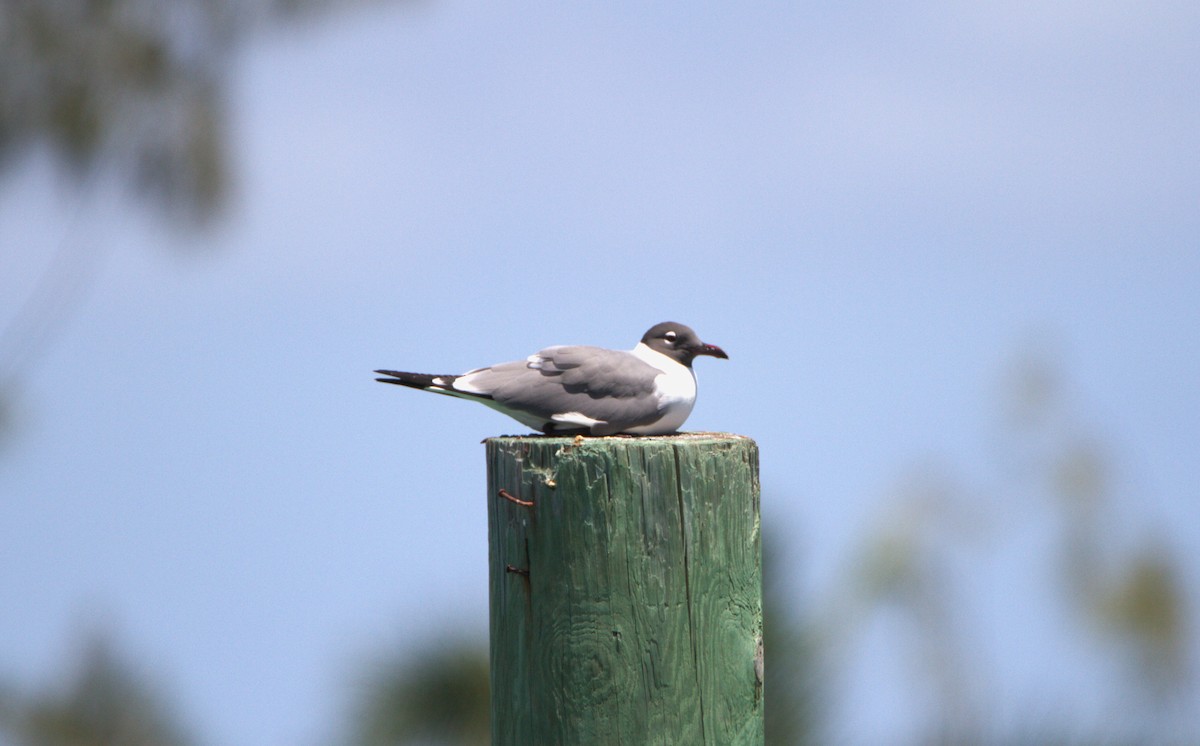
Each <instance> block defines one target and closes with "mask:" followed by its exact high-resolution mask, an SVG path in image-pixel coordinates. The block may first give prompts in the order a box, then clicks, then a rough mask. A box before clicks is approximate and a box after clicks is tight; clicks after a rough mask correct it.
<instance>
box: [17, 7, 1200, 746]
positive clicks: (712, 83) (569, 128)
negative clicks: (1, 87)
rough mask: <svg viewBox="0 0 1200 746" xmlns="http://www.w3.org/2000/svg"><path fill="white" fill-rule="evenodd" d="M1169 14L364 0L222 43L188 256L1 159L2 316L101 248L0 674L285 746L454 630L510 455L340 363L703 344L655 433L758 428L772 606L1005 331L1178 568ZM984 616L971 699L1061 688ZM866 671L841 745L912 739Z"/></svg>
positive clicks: (50, 437)
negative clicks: (419, 646)
mask: <svg viewBox="0 0 1200 746" xmlns="http://www.w3.org/2000/svg"><path fill="white" fill-rule="evenodd" d="M1197 29H1200V10H1198V9H1197V8H1196V7H1195V6H1193V5H1192V4H1189V3H1169V2H1151V3H1140V4H1133V3H1120V2H1111V3H1104V4H1100V5H1096V4H1094V3H1079V2H1059V3H1049V4H1047V3H1031V2H1006V3H998V4H993V5H987V6H985V5H984V4H976V5H968V4H954V3H914V4H900V5H894V4H883V3H851V4H843V5H841V6H838V7H836V8H835V7H830V8H816V7H807V6H803V5H794V4H764V5H759V6H754V7H744V8H743V7H739V8H737V9H736V10H734V9H732V8H728V7H723V6H709V5H701V6H688V7H686V8H685V7H683V6H675V5H666V6H659V7H657V8H654V9H646V8H644V7H641V6H630V5H624V4H611V3H607V4H579V5H572V6H570V7H559V6H556V5H552V4H534V5H523V6H521V7H520V8H517V7H515V6H509V5H505V4H494V3H493V4H485V3H462V2H446V3H443V2H438V3H420V4H415V5H413V6H376V7H371V8H364V9H358V10H355V11H353V12H348V13H344V14H342V15H339V16H336V17H334V18H332V19H331V20H328V21H326V22H322V23H317V24H312V25H307V26H303V27H301V28H298V29H297V28H293V29H290V30H288V31H286V32H285V31H276V32H270V33H267V34H264V35H262V36H260V37H258V38H257V39H255V40H254V42H253V43H251V44H250V45H248V46H246V47H245V48H243V49H242V50H240V52H239V54H238V56H237V58H236V59H235V60H234V61H233V62H232V71H233V82H234V85H233V87H232V89H231V97H230V100H229V111H230V117H231V136H232V146H233V156H234V164H235V177H236V182H237V183H236V188H235V199H234V202H233V204H232V206H231V209H230V210H229V211H228V214H227V215H226V217H225V219H224V220H223V221H222V222H221V224H220V225H219V226H218V227H217V228H216V229H215V230H214V231H212V232H211V233H210V234H207V235H205V236H203V237H186V236H181V235H180V234H179V233H177V232H175V231H172V230H170V229H167V228H165V227H164V226H163V225H162V223H161V222H160V221H158V220H157V219H155V218H154V217H152V216H150V215H148V214H147V213H146V212H145V211H144V210H142V209H141V208H139V207H137V206H135V205H134V204H132V203H131V202H129V201H128V200H126V199H125V198H124V197H122V196H121V195H119V194H117V193H116V192H115V190H114V189H112V188H111V185H110V184H108V183H107V182H103V181H101V182H100V183H99V184H98V185H97V187H96V188H95V189H94V190H93V191H92V192H89V193H87V194H86V195H85V196H82V197H81V196H79V195H78V194H77V193H75V192H73V191H72V190H71V189H70V188H68V187H66V186H65V184H64V180H63V179H62V177H61V174H57V173H56V172H55V171H54V170H53V168H52V167H51V165H50V162H49V159H48V158H46V157H44V156H43V155H42V154H39V153H31V154H29V155H28V157H27V158H24V159H22V160H21V161H19V163H18V165H17V166H16V167H15V168H10V170H9V171H7V172H6V174H5V175H4V178H3V179H2V180H0V250H2V256H3V262H4V267H5V270H4V272H0V312H3V316H2V318H5V319H7V318H10V317H11V315H12V312H13V309H14V308H15V307H16V305H17V301H18V299H19V298H21V297H23V295H24V294H25V292H26V289H27V288H28V286H29V284H30V283H31V282H32V280H33V278H35V277H36V276H37V275H38V274H39V272H40V271H42V270H43V269H44V267H45V265H46V262H47V260H48V257H49V256H50V255H51V254H52V253H53V252H54V250H55V249H56V248H57V247H58V246H59V245H60V244H62V243H63V242H65V243H66V245H68V246H69V247H77V248H73V249H72V250H77V251H79V252H81V255H82V254H87V253H89V252H96V253H100V254H102V255H103V256H104V258H103V260H102V262H101V264H100V268H99V270H98V273H97V275H96V277H95V279H94V281H93V282H92V283H90V287H89V289H88V291H87V292H86V294H85V295H83V296H82V297H81V299H80V301H79V308H78V311H77V313H76V314H75V315H74V316H73V317H72V318H71V319H70V321H69V323H68V324H67V325H66V326H65V328H64V331H63V333H62V334H61V335H60V336H59V337H58V338H57V339H56V341H55V344H54V345H53V347H52V348H50V349H49V350H47V351H46V352H45V353H44V354H43V355H41V356H40V358H39V359H38V360H37V362H36V365H35V366H34V367H33V368H32V369H31V370H29V371H27V375H26V376H25V378H24V379H23V381H22V390H21V392H20V393H21V398H20V400H19V409H18V412H17V414H18V421H17V428H16V431H15V433H14V437H13V438H12V439H11V440H10V442H9V443H8V445H7V447H6V450H5V451H4V452H3V453H2V454H0V459H2V461H0V506H2V509H3V511H4V519H3V520H2V521H0V596H2V597H4V598H9V599H14V598H15V599H20V602H19V603H17V604H15V605H13V604H8V606H9V608H8V609H6V613H5V614H3V615H0V640H5V641H7V642H2V643H0V672H2V673H3V674H4V675H6V676H10V677H13V678H16V679H18V680H24V681H31V682H39V681H52V680H53V678H54V676H56V675H59V673H58V672H61V671H62V670H63V669H64V668H65V667H67V666H68V665H69V663H70V661H71V660H72V656H73V654H74V653H75V648H74V647H73V641H75V640H77V639H78V638H79V636H80V635H81V634H85V633H86V632H87V631H88V630H89V629H91V628H93V627H94V626H97V625H100V626H103V627H106V628H108V629H111V630H113V631H115V633H116V634H117V636H118V638H119V640H120V641H121V642H122V643H123V644H124V645H125V646H126V647H127V648H129V649H130V650H131V651H132V653H133V654H134V655H135V656H136V657H137V658H138V659H139V660H140V661H142V662H144V663H145V664H146V666H147V668H148V669H150V670H151V671H152V672H153V675H154V676H156V677H158V680H161V681H162V682H163V683H164V685H165V686H166V687H167V688H168V690H169V691H171V692H172V693H173V695H174V698H175V699H176V700H177V702H178V703H179V705H180V708H181V710H182V711H183V713H184V716H185V718H186V719H187V720H188V722H190V723H193V724H194V725H195V726H196V727H197V729H198V731H199V734H200V736H201V737H202V738H204V739H206V741H207V742H210V743H215V744H221V745H222V746H224V745H226V744H228V745H230V746H241V745H246V746H249V745H251V744H254V745H258V744H280V745H283V744H297V743H318V742H320V741H321V739H322V738H324V737H326V736H328V735H330V734H331V733H333V732H334V731H335V730H336V727H337V725H338V718H339V717H340V716H341V709H340V708H341V707H342V706H343V705H344V704H345V702H346V701H348V699H349V697H350V692H351V691H352V690H353V687H354V685H355V683H356V676H357V675H358V666H359V665H360V664H361V663H362V661H363V660H364V659H367V658H369V657H370V656H371V655H372V654H374V653H375V652H377V651H378V650H380V649H385V648H388V647H389V646H399V645H403V644H404V643H405V642H406V641H411V640H424V639H426V637H427V636H429V635H434V634H435V633H438V632H439V631H440V630H442V629H443V628H444V627H449V628H451V629H457V630H461V631H462V632H463V633H464V634H467V635H474V636H477V637H482V636H483V635H486V604H487V590H486V532H485V520H486V519H485V510H484V505H483V500H484V495H483V494H482V485H483V480H484V463H483V451H482V448H481V446H480V445H479V441H480V439H482V438H484V437H487V436H489V435H497V434H504V433H511V432H517V431H519V429H520V428H519V426H518V425H516V424H515V423H511V422H510V421H507V420H505V419H503V418H502V417H501V416H499V415H497V414H496V413H494V412H492V411H490V410H487V409H486V408H483V407H476V406H471V405H468V404H465V403H461V402H454V401H448V400H445V399H443V398H440V397H432V396H421V395H418V394H416V393H414V392H407V391H400V390H396V389H393V388H391V387H382V386H379V385H378V384H375V383H373V382H372V381H371V374H370V371H371V370H372V369H374V368H377V367H381V366H386V367H392V368H399V369H411V370H421V371H425V370H428V371H429V372H439V373H440V372H458V371H462V370H466V369H468V368H472V367H476V366H478V365H481V364H487V363H491V362H498V361H502V360H509V359H517V358H520V357H523V356H525V355H527V354H529V353H530V352H532V351H534V350H536V349H538V348H540V347H542V346H544V345H547V344H555V343H588V344H599V345H604V346H610V347H631V346H632V345H633V344H634V343H635V342H636V341H637V339H638V338H639V337H640V336H641V334H642V332H643V331H644V330H645V329H646V328H647V327H649V326H650V325H652V324H654V323H656V322H658V321H662V320H668V319H670V320H677V321H681V322H684V323H687V324H690V325H691V326H693V327H695V328H696V329H697V331H698V332H699V333H700V335H701V336H702V337H703V338H704V339H705V340H706V341H710V342H713V343H716V344H719V345H721V346H722V347H724V348H725V349H726V350H727V351H728V352H729V353H730V357H731V359H730V360H729V361H728V362H725V361H714V360H701V361H700V362H699V364H698V375H699V379H700V388H701V395H700V400H699V403H698V405H697V408H696V410H695V412H694V413H693V415H692V418H691V420H690V421H689V422H688V428H689V429H696V430H725V431H732V432H737V433H741V434H745V435H749V436H751V437H754V438H755V439H757V440H758V441H759V444H760V446H761V448H762V467H763V486H764V492H765V496H764V511H765V513H766V515H767V517H768V520H769V521H771V522H772V524H773V525H776V526H778V527H779V528H778V529H777V530H779V531H780V533H782V534H784V535H786V536H787V537H788V541H789V543H790V545H791V549H792V551H791V555H790V557H789V562H791V563H792V566H793V571H794V572H795V573H796V577H797V581H796V584H797V588H798V589H799V590H800V591H801V592H804V593H807V594H810V595H813V596H820V595H822V594H824V593H827V592H828V586H829V584H830V583H832V582H834V580H835V579H836V578H837V577H839V576H838V572H839V568H840V567H841V566H842V565H843V564H844V563H845V562H846V557H847V556H848V553H849V552H850V551H851V550H852V548H853V546H854V543H855V540H856V537H859V536H860V535H861V533H862V531H863V530H864V528H865V527H866V526H869V525H870V524H871V523H872V521H874V520H877V519H878V518H877V517H878V516H879V515H881V514H886V509H887V506H886V502H887V500H888V496H889V495H890V494H892V491H893V487H894V485H895V484H896V482H897V480H898V479H902V478H903V475H904V474H906V473H907V472H908V471H909V470H910V469H911V468H912V466H913V465H914V464H922V463H928V462H929V461H930V460H932V461H934V462H936V463H943V462H949V463H956V464H957V463H966V464H976V463H979V462H980V460H981V458H982V456H981V452H982V451H984V450H985V447H984V445H982V444H983V443H984V442H985V441H986V438H987V428H988V424H989V422H991V421H992V420H993V419H994V417H995V414H996V411H995V410H996V407H997V402H996V397H997V394H996V391H997V387H998V381H999V380H1000V378H1001V376H1002V374H1003V372H1004V370H1005V369H1006V366H1007V365H1008V364H1009V363H1010V362H1011V361H1012V359H1013V358H1014V357H1015V356H1017V355H1018V354H1019V353H1020V351H1021V350H1023V349H1026V347H1027V345H1029V344H1042V345H1045V346H1046V347H1048V348H1049V349H1051V350H1053V358H1054V361H1055V363H1056V364H1057V365H1058V366H1059V367H1060V368H1061V370H1062V372H1063V375H1064V376H1065V377H1066V378H1067V379H1068V380H1069V382H1070V389H1071V391H1072V395H1073V396H1074V397H1075V400H1076V401H1077V403H1078V404H1079V406H1080V408H1081V410H1082V411H1084V412H1086V413H1087V415H1088V419H1089V426H1091V427H1093V428H1094V429H1095V431H1096V432H1098V433H1099V434H1100V436H1102V437H1103V438H1104V439H1105V440H1106V442H1108V443H1109V444H1110V445H1111V446H1112V451H1113V452H1114V453H1115V454H1117V459H1116V463H1115V469H1116V471H1117V472H1118V473H1119V474H1120V476H1121V479H1123V480H1126V481H1127V482H1128V483H1131V484H1136V485H1138V486H1139V489H1140V492H1139V494H1141V495H1143V496H1142V497H1139V501H1138V502H1137V504H1136V509H1135V510H1134V511H1133V514H1132V515H1131V517H1130V523H1131V524H1132V525H1134V526H1135V527H1144V528H1145V530H1146V531H1159V532H1161V533H1162V534H1163V535H1165V536H1167V537H1169V540H1170V541H1171V542H1173V543H1174V545H1176V546H1177V547H1178V548H1179V549H1180V550H1181V551H1184V552H1186V553H1190V554H1191V555H1192V556H1195V553H1196V552H1197V551H1198V550H1200V510H1198V509H1197V507H1198V506H1197V495H1196V491H1195V485H1196V484H1198V483H1200V462H1198V461H1197V459H1196V458H1195V454H1196V453H1197V451H1198V446H1200V393H1198V392H1200V387H1198V386H1197V385H1196V382H1197V381H1200V292H1198V291H1197V290H1198V288H1200V245H1198V236H1200V203H1198V201H1197V200H1198V195H1200V149H1198V147H1197V138H1196V133H1197V132H1200V98H1198V97H1197V96H1196V92H1197V90H1200V85H1198V83H1200V72H1198V71H1200V32H1198V31H1197ZM175 244H179V245H175ZM1014 510H1015V509H1014ZM1138 530H1140V528H1139V529H1138ZM994 572H995V576H996V577H997V578H998V579H999V581H998V582H1006V580H1007V579H1008V578H1009V576H1008V575H1007V574H1006V573H1017V572H1018V570H1016V569H1014V568H1012V567H1009V566H1008V565H1003V563H1002V567H1001V568H1000V569H996V570H995V571H994ZM1186 581H1187V583H1188V585H1189V588H1190V589H1191V590H1192V592H1193V594H1194V592H1195V591H1196V589H1197V587H1200V578H1198V576H1197V574H1196V570H1195V568H1194V567H1193V568H1191V569H1190V575H1188V577H1187V578H1186ZM988 628H989V629H991V630H992V631H993V632H994V634H995V635H996V638H997V639H998V640H1000V641H1001V642H1000V643H999V644H1000V646H1001V649H1004V645H1006V644H1007V645H1008V646H1009V647H1010V648H1012V649H1013V655H1014V656H1015V662H1011V661H1010V662H1007V663H1006V664H1005V665H1004V666H1001V669H1002V671H1001V674H1000V675H1001V676H1002V681H1001V687H1002V688H1003V689H1004V690H1006V691H1007V690H1009V689H1012V690H1020V688H1021V686H1022V685H1023V684H1025V683H1027V681H1031V680H1035V679H1048V680H1049V681H1050V682H1052V683H1051V686H1053V684H1054V682H1058V683H1061V684H1062V685H1063V686H1066V685H1069V684H1072V683H1073V682H1074V681H1075V678H1079V677H1082V678H1087V677H1088V674H1089V673H1090V671H1089V670H1088V669H1083V673H1079V672H1075V673H1062V672H1060V671H1057V670H1056V668H1057V667H1056V666H1054V665H1047V664H1046V663H1045V662H1044V661H1043V659H1044V658H1045V655H1044V651H1043V652H1042V653H1039V652H1037V650H1036V649H1035V650H1034V651H1033V652H1030V651H1028V650H1024V649H1023V648H1022V646H1021V645H1019V644H1014V643H1012V640H1023V639H1025V638H1023V637H1022V636H1021V634H1022V633H1020V632H1019V630H1021V629H1022V628H1023V627H1022V621H1021V620H1020V619H1018V618H1016V616H1015V613H1014V616H1013V617H1012V618H1008V617H1002V618H1000V619H989V626H988ZM873 634H874V636H873V637H870V638H869V642H868V644H867V649H868V650H869V651H877V652H879V654H880V655H883V656H886V655H889V654H890V655H895V653H894V651H892V652H891V653H889V651H890V650H891V648H889V643H888V642H887V641H888V640H889V639H891V638H889V637H888V635H887V633H886V630H885V631H877V632H876V633H873ZM1195 636H1196V635H1193V637H1195ZM1004 641H1008V642H1007V643H1006V642H1004ZM1038 641H1042V642H1044V640H1041V638H1036V639H1035V643H1036V642H1038ZM1034 647H1035V648H1036V644H1035V645H1034ZM870 654H874V653H870ZM860 668H863V667H862V666H861V663H860ZM879 668H881V669H882V672H880V671H879V670H872V667H871V666H866V667H865V669H866V670H863V671H861V673H862V676H861V677H860V678H859V679H858V680H856V681H854V682H852V683H850V684H847V685H846V689H847V692H846V694H845V700H846V701H848V702H851V703H854V702H859V703H868V702H869V703H871V705H872V706H870V707H859V708H856V709H855V711H856V712H857V713H858V714H859V717H857V718H855V720H856V722H854V723H850V724H848V725H845V726H844V728H845V729H846V730H845V733H843V734H842V735H844V736H845V738H846V739H847V740H848V741H849V742H856V743H871V742H875V743H881V742H884V740H886V735H885V734H893V735H894V734H896V733H908V732H915V729H916V728H918V727H919V725H920V724H921V723H922V721H921V719H920V715H919V714H917V715H914V714H913V709H912V708H911V707H909V705H910V704H911V703H910V702H909V701H908V700H907V699H906V698H905V694H904V692H903V689H904V687H903V685H902V683H901V681H900V677H901V676H902V674H901V673H898V672H902V671H903V668H902V667H901V666H900V665H899V664H895V665H890V664H881V666H880V667H879ZM1072 677H1075V678H1072ZM1105 696H1107V695H1104V694H1097V695H1096V696H1090V695H1089V694H1088V693H1087V692H1086V691H1085V692H1084V694H1083V695H1080V698H1079V701H1078V702H1076V703H1075V706H1077V707H1078V708H1079V709H1080V711H1081V712H1083V713H1084V714H1085V716H1086V715H1087V714H1088V713H1089V712H1091V713H1092V714H1093V715H1094V714H1095V712H1096V711H1101V710H1102V709H1103V703H1104V702H1105V699H1104V697H1105ZM1068 699H1069V698H1068ZM1015 701H1016V702H1018V704H1017V705H1010V706H1012V707H1016V708H1017V709H1018V711H1019V703H1020V702H1021V699H1020V698H1019V697H1018V698H1017V699H1016V700H1015ZM863 713H866V715H863Z"/></svg>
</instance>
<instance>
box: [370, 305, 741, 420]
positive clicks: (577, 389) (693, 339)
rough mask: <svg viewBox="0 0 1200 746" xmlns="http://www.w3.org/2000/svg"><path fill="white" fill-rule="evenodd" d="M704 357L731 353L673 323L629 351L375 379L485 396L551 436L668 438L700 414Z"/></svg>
mask: <svg viewBox="0 0 1200 746" xmlns="http://www.w3.org/2000/svg"><path fill="white" fill-rule="evenodd" d="M702 355H706V356H709V357H715V358H722V359H726V360H727V359H728V358H729V356H728V355H727V354H725V351H724V350H722V349H721V348H720V347H717V346H716V345H711V344H706V343H704V342H701V341H700V338H699V337H698V336H696V332H694V331H692V329H691V328H690V327H688V326H685V325H683V324H678V323H675V322H672V321H665V322H663V323H661V324H655V325H654V326H652V327H650V329H649V330H647V331H646V333H645V334H644V335H642V339H641V341H640V342H638V344H637V345H636V346H635V347H634V348H633V349H632V350H628V351H626V350H608V349H604V348H602V347H590V346H583V345H559V346H554V347H547V348H545V349H543V350H541V351H539V352H535V353H534V354H532V355H530V356H529V357H527V358H525V359H524V360H518V361H515V362H511V363H500V364H498V365H489V366H487V367H486V368H476V369H475V370H471V371H468V372H466V373H463V374H462V375H430V374H427V373H405V372H403V371H396V370H377V371H375V373H376V374H378V375H380V376H384V377H382V378H376V379H375V380H376V381H379V382H381V383H393V384H396V385H398V386H407V387H409V388H414V389H421V390H423V391H432V392H433V393H435V394H444V395H446V396H454V397H457V398H460V399H470V400H473V401H477V402H479V403H481V404H484V405H486V406H489V407H491V408H492V409H495V410H497V411H499V412H502V413H504V414H506V415H508V416H509V417H512V418H513V419H515V420H516V421H518V422H520V423H521V424H522V425H525V426H526V427H530V428H533V429H534V430H538V431H540V432H542V433H544V434H546V435H595V436H604V435H668V434H670V433H674V432H676V431H677V430H678V429H679V428H680V426H682V425H683V423H684V421H685V420H686V419H687V418H688V415H690V414H691V413H692V406H693V405H694V404H695V403H696V374H695V372H694V371H693V370H692V362H693V361H694V360H695V359H696V358H697V357H700V356H702Z"/></svg>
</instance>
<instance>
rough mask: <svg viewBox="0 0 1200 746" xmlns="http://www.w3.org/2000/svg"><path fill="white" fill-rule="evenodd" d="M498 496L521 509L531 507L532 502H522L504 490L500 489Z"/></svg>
mask: <svg viewBox="0 0 1200 746" xmlns="http://www.w3.org/2000/svg"><path fill="white" fill-rule="evenodd" d="M498 494H499V495H500V497H503V498H504V499H505V500H508V501H509V502H514V503H516V504H517V505H520V506H522V507H525V508H532V507H533V500H522V499H521V498H519V497H517V496H516V495H513V494H512V493H510V492H509V491H508V490H506V489H503V488H501V489H500V492H499V493H498Z"/></svg>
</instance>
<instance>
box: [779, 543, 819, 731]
mask: <svg viewBox="0 0 1200 746" xmlns="http://www.w3.org/2000/svg"><path fill="white" fill-rule="evenodd" d="M781 536H782V535H781V534H779V533H778V532H765V533H764V534H763V651H764V662H765V665H764V678H765V681H764V682H763V697H764V699H763V708H764V710H763V711H764V716H765V718H766V723H765V730H766V746H805V745H806V744H815V743H819V742H820V739H819V737H818V732H819V729H820V727H821V725H822V721H821V713H822V712H824V711H825V709H826V706H827V705H828V701H827V699H826V697H825V690H824V689H823V688H822V687H821V681H822V672H821V669H820V666H821V663H822V659H821V658H820V657H819V655H818V649H817V646H816V639H815V636H814V635H813V630H812V629H811V625H810V624H809V623H808V621H807V619H806V618H805V617H804V616H803V615H802V614H801V613H800V608H801V604H800V603H799V600H798V599H796V598H795V597H794V595H793V594H792V593H791V592H790V591H789V588H790V587H791V585H792V584H793V583H794V582H795V577H793V574H792V573H789V572H788V568H789V565H788V564H787V562H786V554H787V545H786V544H785V543H783V542H782V540H781Z"/></svg>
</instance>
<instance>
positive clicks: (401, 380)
mask: <svg viewBox="0 0 1200 746" xmlns="http://www.w3.org/2000/svg"><path fill="white" fill-rule="evenodd" d="M375 372H376V373H378V374H379V375H381V376H387V378H376V379H375V380H376V381H379V382H380V383H394V384H396V385H397V386H408V387H409V388H413V389H422V390H425V391H442V392H445V391H453V390H454V389H453V386H454V379H456V378H458V376H434V375H430V374H428V373H404V372H403V371H399V370H377V371H375Z"/></svg>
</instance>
